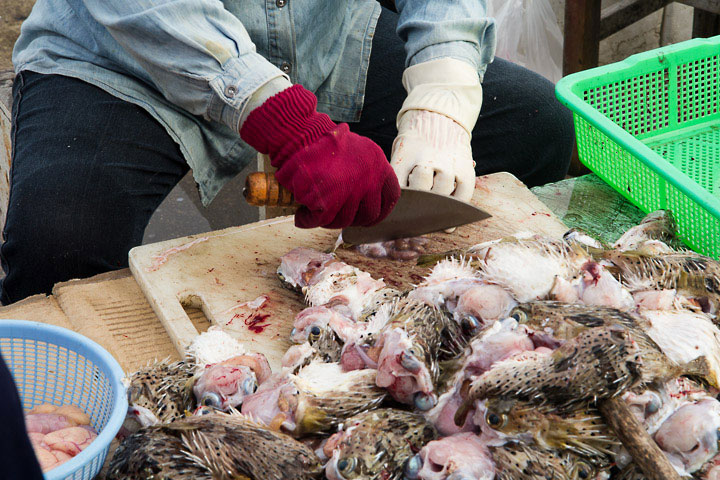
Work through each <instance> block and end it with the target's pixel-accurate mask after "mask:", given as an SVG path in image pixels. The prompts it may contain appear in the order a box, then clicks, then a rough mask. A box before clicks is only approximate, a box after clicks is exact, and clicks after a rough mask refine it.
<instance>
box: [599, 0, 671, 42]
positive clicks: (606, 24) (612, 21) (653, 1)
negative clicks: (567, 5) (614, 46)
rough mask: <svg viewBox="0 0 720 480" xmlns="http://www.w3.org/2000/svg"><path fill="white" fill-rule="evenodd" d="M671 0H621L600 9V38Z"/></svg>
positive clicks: (643, 16) (626, 25)
mask: <svg viewBox="0 0 720 480" xmlns="http://www.w3.org/2000/svg"><path fill="white" fill-rule="evenodd" d="M672 1H673V0H621V1H619V2H617V3H615V4H613V5H611V6H609V7H607V8H604V9H603V10H602V14H601V21H600V39H601V40H602V39H604V38H607V37H609V36H610V35H612V34H613V33H616V32H619V31H620V30H622V29H623V28H625V27H628V26H630V25H632V24H633V23H635V22H637V21H638V20H641V19H643V18H645V17H647V16H648V15H650V14H651V13H653V12H655V11H657V10H660V9H661V8H663V7H665V5H667V4H669V3H672Z"/></svg>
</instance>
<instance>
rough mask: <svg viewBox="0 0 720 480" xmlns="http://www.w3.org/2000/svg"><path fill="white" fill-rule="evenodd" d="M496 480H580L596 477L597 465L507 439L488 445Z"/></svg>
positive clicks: (576, 457) (580, 458)
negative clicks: (503, 442) (503, 441)
mask: <svg viewBox="0 0 720 480" xmlns="http://www.w3.org/2000/svg"><path fill="white" fill-rule="evenodd" d="M490 451H491V452H492V457H493V460H494V461H495V470H496V472H495V479H496V480H580V479H592V478H596V477H597V476H598V473H599V472H598V468H597V467H595V466H593V465H591V464H590V463H589V462H588V461H587V460H585V459H584V458H582V457H580V456H577V455H572V454H567V453H566V454H561V453H560V452H557V451H554V450H545V449H541V448H537V447H536V446H529V445H525V444H522V443H517V442H510V443H506V444H505V445H502V446H499V447H492V446H491V447H490Z"/></svg>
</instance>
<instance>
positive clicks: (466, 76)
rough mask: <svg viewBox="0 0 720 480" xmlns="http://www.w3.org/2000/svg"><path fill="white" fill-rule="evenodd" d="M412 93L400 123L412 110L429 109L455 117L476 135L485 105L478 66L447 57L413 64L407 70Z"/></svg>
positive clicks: (406, 79)
mask: <svg viewBox="0 0 720 480" xmlns="http://www.w3.org/2000/svg"><path fill="white" fill-rule="evenodd" d="M403 85H404V86H405V89H406V90H407V91H408V96H407V98H406V99H405V102H404V103H403V105H402V108H401V109H400V112H399V113H398V116H397V125H398V127H399V126H400V120H401V118H402V116H403V114H405V112H407V111H409V110H428V111H431V112H435V113H439V114H441V115H445V116H446V117H449V118H451V119H453V120H454V121H455V122H457V123H459V124H460V125H462V127H463V128H464V129H465V130H466V131H467V132H468V134H469V135H471V134H472V130H473V128H474V127H475V123H476V122H477V118H478V115H479V114H480V107H481V106H482V98H483V97H482V86H481V85H480V77H479V76H478V73H477V72H476V71H475V69H474V68H473V67H472V66H470V65H468V64H467V63H465V62H463V61H461V60H455V59H452V58H443V59H438V60H431V61H429V62H425V63H420V64H418V65H414V66H412V67H409V68H407V69H406V70H405V72H404V73H403Z"/></svg>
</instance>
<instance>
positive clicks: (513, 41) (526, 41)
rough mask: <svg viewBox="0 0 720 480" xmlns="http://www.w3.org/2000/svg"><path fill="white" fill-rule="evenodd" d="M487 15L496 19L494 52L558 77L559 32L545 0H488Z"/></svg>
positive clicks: (560, 65) (552, 12) (551, 11)
mask: <svg viewBox="0 0 720 480" xmlns="http://www.w3.org/2000/svg"><path fill="white" fill-rule="evenodd" d="M568 1H569V0H568ZM488 15H489V16H490V17H494V18H495V22H496V29H497V50H496V52H495V55H496V56H498V57H500V58H503V59H505V60H510V61H511V62H514V63H517V64H520V65H522V66H524V67H526V68H529V69H530V70H532V71H534V72H537V73H539V74H540V75H542V76H544V77H545V78H547V79H548V80H550V81H552V82H557V81H558V80H560V78H561V77H562V49H563V35H562V32H561V31H560V26H559V25H558V21H557V17H556V16H555V12H554V11H553V9H552V6H551V5H550V2H549V0H488Z"/></svg>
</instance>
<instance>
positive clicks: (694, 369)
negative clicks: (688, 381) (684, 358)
mask: <svg viewBox="0 0 720 480" xmlns="http://www.w3.org/2000/svg"><path fill="white" fill-rule="evenodd" d="M681 368H682V372H683V375H686V376H689V377H700V378H702V379H709V378H710V377H711V375H710V372H711V371H712V367H711V366H710V362H709V361H708V359H707V358H706V357H705V355H702V356H700V357H697V358H696V359H694V360H690V361H689V362H687V363H685V364H683V365H682V366H681Z"/></svg>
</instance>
